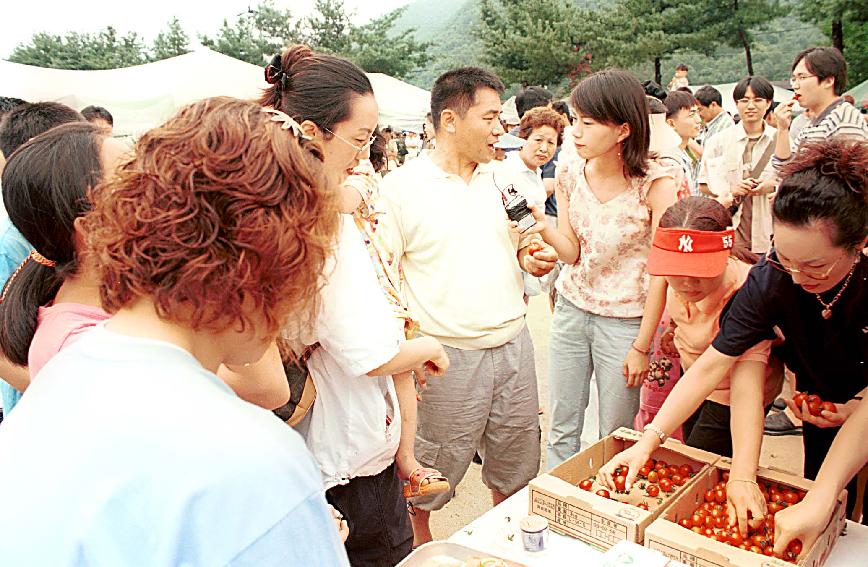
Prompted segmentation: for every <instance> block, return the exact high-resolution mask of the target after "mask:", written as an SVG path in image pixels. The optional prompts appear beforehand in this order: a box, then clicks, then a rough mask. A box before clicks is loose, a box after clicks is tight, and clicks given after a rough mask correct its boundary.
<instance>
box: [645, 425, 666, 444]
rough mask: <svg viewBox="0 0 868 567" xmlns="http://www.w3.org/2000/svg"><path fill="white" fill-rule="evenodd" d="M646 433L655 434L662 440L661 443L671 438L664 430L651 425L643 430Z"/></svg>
mask: <svg viewBox="0 0 868 567" xmlns="http://www.w3.org/2000/svg"><path fill="white" fill-rule="evenodd" d="M645 431H651V432H653V433H654V434H655V435H657V437H659V438H660V442H661V443H665V442H666V439H668V438H669V436H668V435H666V434H665V433H664V432H663V430H662V429H660V428H659V427H657V426H656V425H654V424H651V423H649V424H648V425H646V426H645V427H643V428H642V432H643V433H644V432H645Z"/></svg>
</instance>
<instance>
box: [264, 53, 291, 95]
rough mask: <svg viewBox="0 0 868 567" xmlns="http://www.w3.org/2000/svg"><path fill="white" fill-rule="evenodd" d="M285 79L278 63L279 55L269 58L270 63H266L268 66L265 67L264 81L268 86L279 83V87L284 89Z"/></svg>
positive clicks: (284, 74)
mask: <svg viewBox="0 0 868 567" xmlns="http://www.w3.org/2000/svg"><path fill="white" fill-rule="evenodd" d="M285 79H286V73H285V72H284V70H283V67H282V66H281V63H280V54H278V55H275V56H274V57H272V58H271V61H269V62H268V65H266V66H265V81H266V82H267V83H268V84H269V85H274V84H276V83H278V82H280V83H281V86H282V87H284V88H285V87H286V85H285V84H284V83H285Z"/></svg>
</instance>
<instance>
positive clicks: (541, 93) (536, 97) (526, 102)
mask: <svg viewBox="0 0 868 567" xmlns="http://www.w3.org/2000/svg"><path fill="white" fill-rule="evenodd" d="M553 98H555V97H554V95H553V94H552V93H550V92H549V91H548V90H546V89H545V88H543V87H526V88H524V89H522V90H520V91H518V94H516V95H515V110H516V112H518V117H519V118H521V117H523V116H524V113H525V112H527V111H528V110H530V109H531V108H536V107H537V106H548V104H549V103H550V102H551V101H552V99H553Z"/></svg>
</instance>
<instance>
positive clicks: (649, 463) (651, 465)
mask: <svg viewBox="0 0 868 567" xmlns="http://www.w3.org/2000/svg"><path fill="white" fill-rule="evenodd" d="M656 464H657V461H655V460H654V459H648V460H647V461H645V466H646V467H648V468H649V469H653V468H654V465H656Z"/></svg>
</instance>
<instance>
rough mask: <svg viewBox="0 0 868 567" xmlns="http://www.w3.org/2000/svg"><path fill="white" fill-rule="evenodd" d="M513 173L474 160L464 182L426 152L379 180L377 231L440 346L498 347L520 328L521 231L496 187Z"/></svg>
mask: <svg viewBox="0 0 868 567" xmlns="http://www.w3.org/2000/svg"><path fill="white" fill-rule="evenodd" d="M515 178H516V175H515V173H514V172H513V171H510V169H509V168H508V167H506V166H504V165H503V164H502V163H500V162H491V163H485V164H479V165H477V166H476V169H475V170H474V172H473V175H472V177H471V179H470V182H469V183H468V182H466V181H464V179H462V178H461V177H459V176H458V175H454V174H451V173H447V172H446V171H444V170H443V169H441V168H440V167H438V166H437V165H436V164H435V163H434V162H433V161H432V160H431V156H430V155H423V156H420V157H418V158H417V159H414V160H412V161H411V162H410V163H408V164H406V165H405V166H404V167H402V168H401V169H399V170H397V171H394V172H392V173H390V174H389V175H387V176H386V177H385V178H384V179H383V181H382V182H381V183H380V197H381V199H382V205H383V216H382V217H380V219H379V225H378V230H381V231H382V232H383V237H384V239H385V240H386V242H387V244H388V246H389V248H390V249H391V250H392V251H393V252H394V253H395V256H396V257H397V258H400V259H401V265H402V268H403V270H404V277H405V281H404V288H403V289H404V292H405V293H406V295H407V300H408V303H409V307H410V313H411V314H412V315H413V318H414V319H416V320H417V321H419V324H420V326H421V328H422V333H424V334H426V335H429V336H432V337H434V338H436V339H437V340H438V341H440V342H441V343H442V344H444V345H447V346H450V347H454V348H460V349H465V350H479V349H486V348H493V347H498V346H501V345H503V344H505V343H507V342H509V341H511V340H512V339H514V338H515V337H516V336H518V334H519V332H521V329H522V327H523V326H524V315H525V313H526V311H527V306H526V305H525V303H524V286H523V284H522V276H521V274H522V271H521V268H519V265H518V259H517V258H516V253H517V251H518V248H519V237H518V235H517V234H514V233H512V232H510V230H509V220H508V218H507V216H506V209H505V208H504V206H503V198H502V196H501V193H500V190H499V188H500V189H503V188H505V187H507V186H508V185H509V184H510V183H513V184H514V183H515ZM524 242H525V241H524V240H523V243H524Z"/></svg>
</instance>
